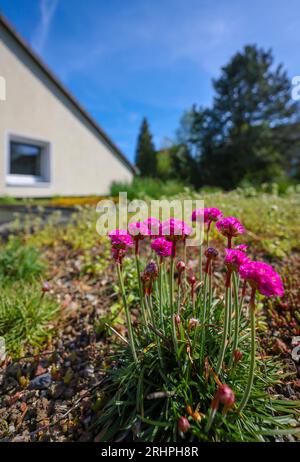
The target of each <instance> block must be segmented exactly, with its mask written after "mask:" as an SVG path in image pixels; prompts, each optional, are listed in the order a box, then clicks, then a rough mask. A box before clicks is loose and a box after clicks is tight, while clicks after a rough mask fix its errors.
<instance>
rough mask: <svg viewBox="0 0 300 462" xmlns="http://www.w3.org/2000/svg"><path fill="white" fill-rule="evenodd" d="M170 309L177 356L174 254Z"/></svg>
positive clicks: (171, 272)
mask: <svg viewBox="0 0 300 462" xmlns="http://www.w3.org/2000/svg"><path fill="white" fill-rule="evenodd" d="M170 311H171V326H172V337H173V343H174V349H175V354H176V356H177V349H178V348H177V336H176V325H175V316H174V256H173V255H172V256H171V265H170Z"/></svg>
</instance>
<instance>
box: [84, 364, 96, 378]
mask: <svg viewBox="0 0 300 462" xmlns="http://www.w3.org/2000/svg"><path fill="white" fill-rule="evenodd" d="M94 375H95V368H94V366H93V364H88V365H87V366H86V367H85V368H84V371H83V376H84V377H85V378H87V379H90V378H93V377H94Z"/></svg>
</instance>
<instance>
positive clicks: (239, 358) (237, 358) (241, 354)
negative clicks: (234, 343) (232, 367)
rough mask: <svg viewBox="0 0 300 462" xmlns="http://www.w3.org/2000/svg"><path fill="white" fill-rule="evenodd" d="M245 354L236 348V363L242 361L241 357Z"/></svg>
mask: <svg viewBox="0 0 300 462" xmlns="http://www.w3.org/2000/svg"><path fill="white" fill-rule="evenodd" d="M243 356H244V354H243V352H242V351H240V350H234V352H233V357H234V360H235V362H236V363H237V362H239V361H241V359H242V358H243Z"/></svg>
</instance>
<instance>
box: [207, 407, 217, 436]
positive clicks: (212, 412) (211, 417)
mask: <svg viewBox="0 0 300 462" xmlns="http://www.w3.org/2000/svg"><path fill="white" fill-rule="evenodd" d="M216 412H217V409H216V408H214V409H212V408H210V409H209V416H208V419H207V424H206V426H205V433H208V432H209V430H210V427H211V425H212V423H213V421H214V418H215V415H216Z"/></svg>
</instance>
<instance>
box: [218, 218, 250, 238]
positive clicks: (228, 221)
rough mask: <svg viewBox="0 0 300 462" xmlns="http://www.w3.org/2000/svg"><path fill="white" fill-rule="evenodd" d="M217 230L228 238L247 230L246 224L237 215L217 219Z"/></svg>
mask: <svg viewBox="0 0 300 462" xmlns="http://www.w3.org/2000/svg"><path fill="white" fill-rule="evenodd" d="M216 227H217V230H218V231H219V232H220V233H221V234H223V236H226V237H228V238H232V237H236V236H238V235H239V234H243V233H244V232H245V228H244V226H243V225H242V224H241V222H240V221H239V220H238V219H237V218H235V217H226V218H222V219H221V220H219V221H217V223H216Z"/></svg>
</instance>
